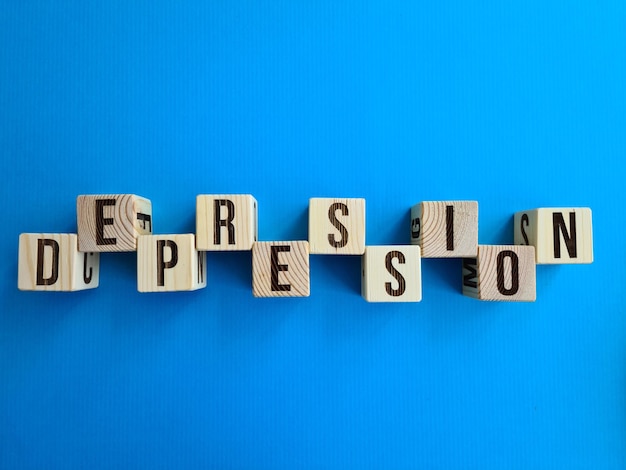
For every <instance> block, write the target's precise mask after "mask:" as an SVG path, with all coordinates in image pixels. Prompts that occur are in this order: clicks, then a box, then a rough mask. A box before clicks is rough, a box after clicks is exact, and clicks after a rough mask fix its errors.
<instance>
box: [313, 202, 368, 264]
mask: <svg viewBox="0 0 626 470" xmlns="http://www.w3.org/2000/svg"><path fill="white" fill-rule="evenodd" d="M309 244H310V249H311V253H313V254H320V255H362V254H363V253H364V252H365V199H358V198H351V199H332V198H311V199H310V200H309Z"/></svg>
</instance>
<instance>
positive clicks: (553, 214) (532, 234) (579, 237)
mask: <svg viewBox="0 0 626 470" xmlns="http://www.w3.org/2000/svg"><path fill="white" fill-rule="evenodd" d="M513 224H514V229H513V238H514V243H515V244H516V245H532V246H534V247H535V253H536V257H537V264H588V263H592V262H593V229H592V225H591V209H589V208H588V207H569V208H540V209H533V210H528V211H521V212H517V213H516V214H515V216H514V218H513Z"/></svg>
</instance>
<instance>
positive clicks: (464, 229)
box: [18, 194, 593, 302]
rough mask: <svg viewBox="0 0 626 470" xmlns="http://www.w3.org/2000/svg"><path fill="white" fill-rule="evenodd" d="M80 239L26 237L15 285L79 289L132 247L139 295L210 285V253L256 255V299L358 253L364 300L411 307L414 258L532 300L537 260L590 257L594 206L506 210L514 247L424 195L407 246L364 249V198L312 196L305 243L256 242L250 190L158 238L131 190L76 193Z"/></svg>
mask: <svg viewBox="0 0 626 470" xmlns="http://www.w3.org/2000/svg"><path fill="white" fill-rule="evenodd" d="M77 225H78V230H77V233H76V234H46V233H36V234H35V233H23V234H21V235H20V240H19V262H18V287H19V289H21V290H37V291H75V290H82V289H90V288H95V287H97V286H98V284H99V266H100V264H99V254H100V253H101V252H119V251H136V252H137V289H138V290H139V291H140V292H165V291H184V290H195V289H199V288H203V287H205V286H206V269H207V266H206V252H207V251H233V250H251V251H252V291H253V294H254V296H256V297H306V296H308V295H309V293H310V269H309V255H310V254H331V255H360V256H362V273H361V275H362V282H361V285H362V295H363V297H364V298H365V299H366V300H367V301H371V302H419V301H420V300H421V298H422V292H421V291H422V289H421V284H422V282H421V259H422V258H462V259H463V262H462V266H463V273H462V282H463V293H464V294H466V295H468V296H471V297H474V298H477V299H481V300H505V301H534V300H535V298H536V279H535V271H536V269H535V266H536V264H546V263H548V264H555V263H558V264H581V263H591V262H592V261H593V242H592V224H591V210H590V209H589V208H541V209H534V210H529V211H522V212H518V213H516V214H515V217H514V244H512V245H479V244H478V203H477V202H476V201H427V202H421V203H418V204H416V205H414V206H413V207H412V208H411V220H410V244H407V245H387V246H366V244H365V200H364V199H359V198H312V199H310V201H309V239H308V241H274V242H272V241H262V242H260V241H257V239H258V205H257V201H256V199H255V198H254V197H253V196H251V195H199V196H197V199H196V233H195V234H176V235H154V234H153V224H152V204H151V202H150V201H149V200H148V199H145V198H142V197H139V196H136V195H132V194H111V195H87V196H79V197H78V198H77Z"/></svg>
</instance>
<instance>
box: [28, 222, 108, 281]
mask: <svg viewBox="0 0 626 470" xmlns="http://www.w3.org/2000/svg"><path fill="white" fill-rule="evenodd" d="M99 281H100V254H99V253H80V252H79V251H78V236H77V235H76V234H74V233H22V234H21V235H20V242H19V259H18V273H17V287H18V288H19V289H20V290H34V291H64V292H70V291H78V290H84V289H94V288H96V287H98V284H99Z"/></svg>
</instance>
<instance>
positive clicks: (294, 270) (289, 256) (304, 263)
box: [252, 241, 311, 297]
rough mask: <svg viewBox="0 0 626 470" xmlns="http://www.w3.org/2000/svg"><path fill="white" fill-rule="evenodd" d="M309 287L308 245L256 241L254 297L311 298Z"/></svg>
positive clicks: (253, 248)
mask: <svg viewBox="0 0 626 470" xmlns="http://www.w3.org/2000/svg"><path fill="white" fill-rule="evenodd" d="M310 284H311V283H310V271H309V243H308V242H306V241H286V242H285V241H282V242H256V243H255V244H254V245H253V246H252V293H253V295H254V296H255V297H308V296H309V294H310Z"/></svg>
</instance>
